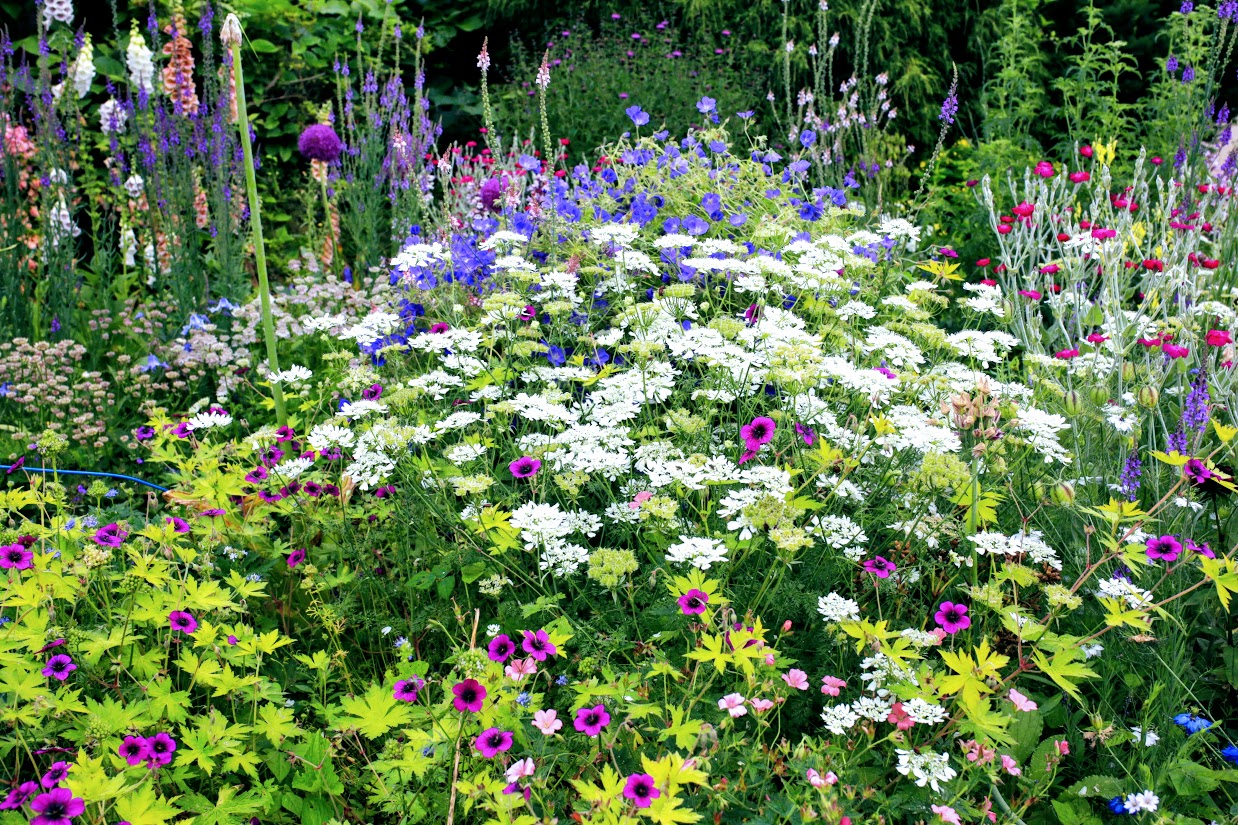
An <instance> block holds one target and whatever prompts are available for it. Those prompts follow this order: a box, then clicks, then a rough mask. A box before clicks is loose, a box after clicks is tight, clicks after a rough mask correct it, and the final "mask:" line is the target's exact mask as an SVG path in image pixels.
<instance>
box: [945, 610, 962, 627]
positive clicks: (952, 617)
mask: <svg viewBox="0 0 1238 825" xmlns="http://www.w3.org/2000/svg"><path fill="white" fill-rule="evenodd" d="M945 613H946V621H947V622H949V623H950V624H954V623H955V622H957V621H958V620H959V615H960V614H959V611H957V610H955V609H954V608H951V609H949V610H947V611H945Z"/></svg>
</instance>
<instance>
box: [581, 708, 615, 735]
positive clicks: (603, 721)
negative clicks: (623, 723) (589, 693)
mask: <svg viewBox="0 0 1238 825" xmlns="http://www.w3.org/2000/svg"><path fill="white" fill-rule="evenodd" d="M572 724H573V725H574V726H575V728H576V730H578V731H580V732H581V733H583V734H584V735H585V736H599V735H601V733H602V728H604V727H606V726H607V725H609V724H610V714H609V713H607V712H606V706H605V705H594V706H593V707H591V708H581V709H580V710H578V711H576V720H575V721H574V722H572Z"/></svg>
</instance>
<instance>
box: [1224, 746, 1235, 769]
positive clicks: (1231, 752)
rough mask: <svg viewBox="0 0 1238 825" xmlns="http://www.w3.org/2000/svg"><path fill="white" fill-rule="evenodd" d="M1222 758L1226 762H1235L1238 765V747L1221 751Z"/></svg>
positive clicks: (1230, 747) (1229, 747)
mask: <svg viewBox="0 0 1238 825" xmlns="http://www.w3.org/2000/svg"><path fill="white" fill-rule="evenodd" d="M1221 758H1222V759H1224V760H1225V761H1226V762H1233V763H1234V764H1235V765H1238V745H1230V746H1228V747H1227V748H1225V749H1224V750H1222V751H1221Z"/></svg>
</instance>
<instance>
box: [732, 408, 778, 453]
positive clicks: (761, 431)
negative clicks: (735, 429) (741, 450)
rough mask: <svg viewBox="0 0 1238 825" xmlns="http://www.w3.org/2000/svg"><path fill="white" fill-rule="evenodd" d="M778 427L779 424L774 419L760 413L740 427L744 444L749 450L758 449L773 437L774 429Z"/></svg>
mask: <svg viewBox="0 0 1238 825" xmlns="http://www.w3.org/2000/svg"><path fill="white" fill-rule="evenodd" d="M777 427H778V425H777V424H775V423H774V419H772V418H766V417H765V416H763V415H759V416H757V417H756V418H754V419H752V421H750V422H749V423H747V424H745V425H744V426H742V427H740V428H739V435H740V437H741V438H743V439H744V446H745V447H746V448H747V449H748V450H750V451H756V450H759V449H761V447H762V446H764V445H765V444H768V443H769V442H770V441H771V440H772V439H773V437H774V430H775V429H777Z"/></svg>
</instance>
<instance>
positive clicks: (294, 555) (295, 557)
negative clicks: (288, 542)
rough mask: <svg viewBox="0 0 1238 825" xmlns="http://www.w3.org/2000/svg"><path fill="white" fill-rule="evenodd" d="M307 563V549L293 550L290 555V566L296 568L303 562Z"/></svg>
mask: <svg viewBox="0 0 1238 825" xmlns="http://www.w3.org/2000/svg"><path fill="white" fill-rule="evenodd" d="M303 561H305V548H301V549H299V550H293V551H292V552H291V553H289V554H288V566H289V567H296V566H297V565H298V564H300V563H301V562H303Z"/></svg>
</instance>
